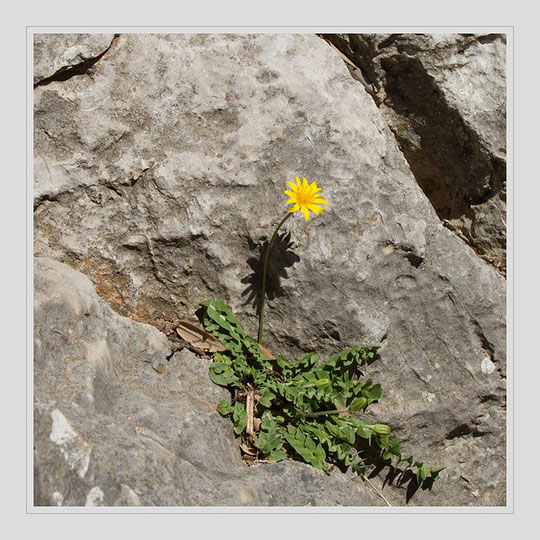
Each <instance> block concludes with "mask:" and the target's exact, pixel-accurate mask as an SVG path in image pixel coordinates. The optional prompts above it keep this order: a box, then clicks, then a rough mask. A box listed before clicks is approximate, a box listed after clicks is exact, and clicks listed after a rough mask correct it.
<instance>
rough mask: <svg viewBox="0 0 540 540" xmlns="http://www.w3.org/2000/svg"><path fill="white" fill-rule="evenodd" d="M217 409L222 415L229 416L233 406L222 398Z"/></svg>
mask: <svg viewBox="0 0 540 540" xmlns="http://www.w3.org/2000/svg"><path fill="white" fill-rule="evenodd" d="M217 410H218V412H219V414H221V415H222V416H227V415H228V414H231V413H232V412H233V407H232V405H231V404H230V403H229V402H228V401H227V400H226V399H222V400H221V401H220V402H219V404H218V409H217Z"/></svg>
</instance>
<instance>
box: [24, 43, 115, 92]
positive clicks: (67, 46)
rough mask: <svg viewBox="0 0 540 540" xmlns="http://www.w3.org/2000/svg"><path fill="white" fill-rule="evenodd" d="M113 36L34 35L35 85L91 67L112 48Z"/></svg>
mask: <svg viewBox="0 0 540 540" xmlns="http://www.w3.org/2000/svg"><path fill="white" fill-rule="evenodd" d="M113 38H114V36H113V34H34V84H39V83H43V81H45V80H46V79H48V78H49V77H53V76H54V75H57V76H58V75H60V74H62V73H63V74H66V73H69V70H73V69H74V68H76V67H80V66H81V65H84V64H87V63H91V62H92V61H93V60H94V59H96V58H98V57H100V56H101V55H103V54H104V53H105V52H106V51H107V50H108V48H109V47H110V46H111V43H112V41H113Z"/></svg>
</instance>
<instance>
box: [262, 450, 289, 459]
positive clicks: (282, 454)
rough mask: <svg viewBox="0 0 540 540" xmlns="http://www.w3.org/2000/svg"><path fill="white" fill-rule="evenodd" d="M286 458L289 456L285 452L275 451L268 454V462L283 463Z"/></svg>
mask: <svg viewBox="0 0 540 540" xmlns="http://www.w3.org/2000/svg"><path fill="white" fill-rule="evenodd" d="M286 457H287V454H286V453H285V452H284V451H283V450H274V451H273V452H270V453H269V454H268V456H267V458H266V459H268V461H281V460H282V459H285V458H286Z"/></svg>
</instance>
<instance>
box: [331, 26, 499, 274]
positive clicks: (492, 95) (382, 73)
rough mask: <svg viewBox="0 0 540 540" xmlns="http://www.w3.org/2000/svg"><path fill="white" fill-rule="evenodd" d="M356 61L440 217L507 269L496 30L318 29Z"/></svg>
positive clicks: (479, 251)
mask: <svg viewBox="0 0 540 540" xmlns="http://www.w3.org/2000/svg"><path fill="white" fill-rule="evenodd" d="M325 37H327V39H329V41H331V42H332V43H334V44H335V45H336V46H337V47H338V48H339V49H340V50H341V51H342V52H343V53H345V55H346V56H348V57H349V58H350V59H351V60H353V62H354V63H355V64H356V65H357V66H358V67H359V68H360V69H361V72H362V73H363V74H364V75H365V77H366V80H367V81H369V82H370V83H371V84H372V85H373V90H374V92H373V95H374V98H375V100H376V102H377V103H378V105H379V107H380V110H381V114H382V115H383V117H384V118H385V120H386V121H387V122H388V125H389V126H390V128H391V129H392V131H393V133H394V135H395V136H396V139H397V140H398V142H399V145H400V147H401V149H402V150H403V153H404V155H405V157H406V158H407V161H408V163H409V165H410V166H411V169H412V172H413V173H414V175H415V177H416V179H417V181H418V183H419V185H420V186H421V187H422V189H423V190H424V192H425V193H426V195H427V196H428V198H429V199H430V201H431V203H432V204H433V207H434V208H435V210H436V211H437V213H438V215H439V217H440V218H441V219H442V220H443V222H444V223H445V224H446V226H448V227H449V228H450V229H451V230H453V231H454V232H456V233H457V234H458V235H459V236H460V237H461V238H462V239H463V240H464V241H465V242H467V243H468V244H470V245H471V246H472V247H473V248H474V249H475V250H476V251H477V253H479V254H481V255H482V256H484V257H485V258H486V260H488V261H490V262H491V263H492V264H493V265H494V266H495V267H497V268H499V269H501V270H502V271H503V272H504V270H505V268H506V41H505V36H504V35H502V34H479V35H471V34H432V35H421V34H340V35H332V36H325Z"/></svg>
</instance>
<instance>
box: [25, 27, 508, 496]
mask: <svg viewBox="0 0 540 540" xmlns="http://www.w3.org/2000/svg"><path fill="white" fill-rule="evenodd" d="M42 39H43V40H46V39H50V40H54V38H53V37H49V38H47V37H46V36H45V37H43V38H42ZM88 39H91V38H90V37H88ZM92 39H96V40H97V39H102V38H98V37H97V36H93V38H92ZM106 41H107V40H103V50H102V52H105V51H106V54H105V55H104V56H102V57H101V59H100V60H99V61H97V62H96V63H95V64H94V65H93V66H92V67H91V68H90V70H89V71H88V72H87V73H86V74H74V75H73V76H71V77H70V78H68V79H66V80H64V78H62V80H58V81H55V80H53V79H54V77H53V79H51V80H49V81H48V84H46V85H45V84H44V85H39V86H38V87H37V88H36V90H35V160H34V170H35V186H34V196H35V240H36V243H35V244H36V255H37V256H45V257H48V258H50V259H55V260H58V261H61V262H64V263H66V264H68V265H69V266H71V267H73V268H76V269H78V270H80V271H81V272H83V273H84V274H85V275H86V276H88V277H89V278H90V279H91V280H92V282H93V284H94V286H95V288H96V290H97V292H98V293H99V294H100V295H101V297H102V298H103V299H104V300H106V301H107V303H108V304H109V305H110V306H111V307H112V308H113V309H114V310H115V311H116V312H117V313H119V314H120V315H124V316H127V317H130V318H132V319H135V320H137V321H140V322H144V323H150V324H152V325H154V326H155V327H157V328H159V329H161V330H165V331H166V330H167V329H169V328H171V327H174V324H175V322H176V321H178V319H185V318H192V317H193V313H194V312H195V310H196V309H197V307H198V303H199V302H200V301H202V300H205V299H209V298H216V299H221V300H223V301H225V302H226V303H228V304H229V306H230V307H231V308H232V309H233V311H234V312H235V313H236V314H237V316H238V317H239V319H240V321H241V322H242V324H243V325H244V327H245V328H246V330H247V331H249V332H250V333H251V334H252V335H255V334H256V325H257V318H256V313H255V306H256V303H257V292H258V290H259V284H260V268H261V261H260V254H261V246H262V245H263V244H264V242H265V241H266V240H267V239H268V237H269V235H270V234H271V233H272V230H273V227H275V225H276V224H277V223H278V221H279V220H280V219H281V217H282V216H283V215H284V214H285V212H286V205H285V201H286V196H285V195H284V194H283V190H284V189H285V188H286V186H285V183H284V182H285V181H286V180H291V179H293V178H294V177H295V176H305V177H306V178H308V179H309V180H317V181H318V184H319V185H320V186H321V187H322V188H323V193H324V194H325V195H326V197H327V199H328V200H329V202H330V207H329V210H328V211H327V212H326V213H325V214H322V215H320V216H317V217H314V218H312V219H311V220H310V221H309V222H305V220H304V218H303V217H302V216H301V215H300V214H298V215H295V216H293V218H292V219H290V220H289V221H288V222H287V225H286V229H287V234H285V235H282V237H281V238H280V239H279V241H278V243H277V245H276V246H275V247H274V253H273V268H272V275H271V278H270V290H269V297H270V301H269V302H267V308H266V311H265V335H264V336H265V337H264V343H265V345H266V346H267V347H268V348H269V349H270V350H272V351H273V352H274V353H278V352H279V353H282V354H285V355H289V357H290V358H293V359H295V358H298V357H299V355H300V354H302V352H303V351H311V350H316V351H318V352H320V353H321V354H322V355H327V354H331V353H335V352H337V351H339V350H341V349H343V348H344V347H346V346H350V345H353V344H355V343H358V344H360V345H375V344H380V345H381V349H380V351H379V352H380V358H379V359H378V361H376V362H374V363H373V364H371V365H370V366H369V367H368V368H366V372H367V373H366V374H367V375H368V376H370V377H371V378H373V379H374V380H376V381H378V382H381V384H382V387H383V398H382V399H381V401H380V403H379V404H378V405H376V406H375V407H373V413H372V414H373V416H374V418H375V419H376V420H380V421H381V422H384V423H388V424H390V425H391V426H392V427H393V428H394V430H395V431H396V434H397V435H398V437H400V439H401V440H402V441H404V442H403V444H402V447H403V449H404V452H405V453H407V452H410V453H412V454H413V455H414V456H415V457H416V458H417V459H420V460H424V461H425V462H426V463H429V464H433V465H439V466H446V467H447V468H446V470H445V471H443V473H442V474H441V480H440V482H438V483H437V484H435V487H434V488H433V490H432V491H419V492H417V493H416V494H415V496H414V497H413V498H412V499H411V502H410V504H422V505H504V504H505V490H506V487H505V475H506V471H505V466H506V465H505V444H506V443H505V377H506V375H505V373H506V367H505V349H506V344H505V281H504V277H503V276H502V275H501V273H500V272H499V271H497V270H496V269H495V268H494V266H493V265H491V264H489V263H488V262H486V261H485V260H483V259H482V258H481V257H479V256H478V254H477V253H476V252H475V251H473V249H471V247H469V246H468V245H466V244H465V243H464V242H463V241H462V240H461V239H460V238H458V237H457V236H456V234H454V233H453V232H451V231H450V230H449V229H448V228H447V227H445V226H443V224H442V223H441V220H440V218H439V216H438V215H437V213H436V212H435V211H434V209H433V206H432V204H431V203H430V201H429V199H428V198H427V197H426V195H425V193H424V192H423V191H422V189H420V187H419V185H418V183H417V181H416V179H415V177H414V176H413V174H412V173H411V170H410V168H409V165H408V163H407V161H406V160H405V158H404V156H403V154H402V153H401V151H400V149H399V147H398V144H397V142H396V139H395V137H394V135H393V133H392V131H391V130H390V129H389V128H388V126H387V123H386V121H385V118H384V116H383V115H382V114H381V110H380V109H379V108H378V107H377V105H376V104H375V102H374V101H373V98H372V96H371V95H370V94H368V93H367V92H366V91H365V89H364V87H363V86H362V85H360V84H358V83H357V82H356V81H355V80H354V79H353V78H352V77H351V76H350V74H349V72H348V70H347V68H346V67H345V64H344V63H343V62H342V60H341V59H340V57H339V56H338V54H337V53H336V52H335V51H334V50H333V49H332V48H331V47H329V46H328V44H327V43H325V42H324V41H323V40H322V39H320V38H317V37H316V36H310V35H285V34H280V35H270V34H265V35H121V36H119V37H118V38H116V39H115V40H114V42H113V44H112V46H109V45H110V42H109V44H106ZM493 43H494V42H493ZM44 51H45V52H44V54H45V53H46V52H47V51H56V52H55V53H54V54H55V55H58V56H59V57H60V56H61V43H56V44H52V43H51V46H50V47H48V48H45V49H44ZM51 62H53V60H50V61H49V63H51ZM53 63H54V62H53ZM488 135H489V134H488V133H486V134H485V137H488ZM486 144H487V143H486ZM406 155H407V154H406ZM439 167H441V168H444V166H443V165H441V164H440V163H439ZM441 189H442V188H441ZM79 279H82V278H79ZM36 326H37V328H39V326H38V325H36ZM141 328H145V329H147V330H148V327H146V326H145V327H141ZM85 331H89V330H88V329H86V330H85ZM83 333H84V332H83ZM98 333H99V332H98ZM96 335H97V334H96ZM153 335H154V334H153ZM155 335H156V336H157V335H158V334H157V333H155ZM96 339H97V338H96ZM156 339H157V338H156ZM119 343H120V341H119ZM160 343H161V344H162V345H159V350H160V351H164V347H165V343H166V341H164V338H162V341H161V342H160ZM66 346H67V343H66ZM156 347H158V346H157V345H156ZM44 354H45V353H44ZM160 354H165V355H166V354H167V353H165V352H160ZM124 356H126V357H129V355H124ZM184 360H185V357H184ZM185 361H186V362H187V360H185ZM140 364H141V365H146V368H147V372H148V373H150V374H153V373H154V372H153V371H152V370H151V368H150V366H149V364H148V365H147V364H144V363H143V362H140ZM141 369H142V368H141ZM79 384H80V385H83V384H85V382H84V380H82V379H81V380H80V381H79ZM137 384H138V383H137ZM50 391H51V392H52V389H51V390H50ZM169 391H170V389H169ZM185 391H186V393H187V394H188V395H190V396H191V397H192V398H193V399H195V398H196V397H197V393H198V390H197V389H192V390H187V389H186V390H185ZM113 393H115V394H117V393H116V392H113ZM44 394H45V395H46V394H47V391H44ZM51 399H53V398H51ZM55 399H56V398H55ZM66 399H67V401H69V399H71V398H69V397H68V398H66ZM186 399H187V398H186ZM47 407H48V408H46V409H44V410H45V412H44V413H43V414H44V416H43V418H44V420H43V422H44V423H45V424H46V422H51V421H53V420H54V419H53V418H51V409H50V407H49V406H48V405H47ZM73 407H75V406H73ZM58 410H59V411H61V413H62V414H63V415H64V416H65V417H66V418H67V419H68V422H69V424H70V425H74V424H73V422H75V420H74V419H73V418H74V417H71V416H66V415H67V414H68V413H67V412H66V411H67V409H60V408H59V409H58ZM149 414H150V416H152V415H153V413H149ZM208 414H210V412H209V413H208ZM197 415H198V413H196V412H193V416H194V417H197ZM85 417H87V414H86V413H85ZM132 417H133V416H132ZM45 419H46V420H45ZM175 419H176V417H175ZM180 420H181V419H180V418H178V421H180ZM197 421H199V420H197ZM216 421H217V420H216ZM96 422H97V420H96ZM115 422H117V421H115ZM173 423H174V422H173ZM115 425H116V424H115ZM170 425H172V423H171V422H169V426H170ZM49 427H50V426H47V427H46V428H44V430H45V431H44V433H45V432H46V433H49V431H50V430H49ZM73 429H74V430H75V431H77V433H79V431H78V430H79V429H81V428H80V427H79V426H76V427H74V428H73ZM115 429H117V428H113V429H111V430H110V431H111V432H115ZM152 429H154V428H152ZM156 429H157V428H156ZM223 429H225V425H224V426H223ZM47 430H49V431H47ZM202 431H203V430H198V433H200V435H201V436H204V435H203V434H202V433H201V432H202ZM156 433H158V434H159V437H161V439H158V440H159V441H161V440H162V439H164V438H165V436H166V434H165V429H163V430H161V431H158V432H156ZM218 433H224V432H223V431H219V432H218ZM83 435H84V434H81V433H79V436H80V437H81V440H85V441H86V439H85V438H84V436H83ZM47 436H48V435H47ZM111 436H114V437H115V439H114V440H115V441H116V442H117V443H118V445H121V444H122V443H121V441H122V436H123V435H120V434H118V433H116V434H114V433H113V434H112V435H111ZM197 436H198V435H197ZM212 436H214V435H212ZM100 437H102V438H103V437H105V435H104V434H103V433H101V434H100ZM167 437H169V439H170V440H171V441H173V439H171V437H173V435H171V434H168V435H167ZM194 437H195V435H194ZM220 437H223V441H224V442H223V444H226V443H225V441H226V440H227V439H226V435H225V434H224V435H220ZM183 440H184V439H183ZM54 444H56V443H54ZM87 444H89V443H87ZM110 444H112V445H113V446H114V444H113V443H112V442H111V443H110ZM149 444H150V443H149ZM171 444H174V445H176V446H174V448H176V450H174V449H172V450H171V449H170V448H169V449H168V450H169V451H170V452H171V453H170V454H168V455H169V458H167V460H166V463H168V465H167V466H166V467H164V468H163V469H162V470H160V472H159V474H160V475H164V476H161V477H160V478H163V479H165V478H167V479H168V480H171V479H172V478H174V475H173V473H172V472H171V471H174V470H176V468H177V467H181V465H179V464H177V463H176V461H175V460H174V459H173V456H180V457H181V456H182V452H191V450H185V449H184V450H183V449H182V448H183V443H182V444H181V443H179V441H178V439H177V438H174V442H171ZM194 444H197V443H194ZM227 444H229V443H227ZM231 444H232V443H231ZM57 446H58V445H57ZM165 446H166V447H167V446H168V445H167V444H165ZM51 448H53V449H55V450H57V448H55V446H54V445H52V446H51ZM49 451H50V450H47V451H45V450H44V452H45V454H46V453H47V452H49ZM198 452H199V450H197V449H195V450H193V452H192V454H190V457H189V459H188V461H190V460H191V459H195V457H193V456H198V457H199V459H200V457H201V456H200V455H199V454H198ZM38 453H39V451H38ZM201 454H204V452H203V451H202V450H201ZM109 459H110V456H109V457H104V458H103V460H102V466H103V467H111V468H112V469H114V468H115V467H114V463H109V462H108V460H109ZM240 465H242V464H240ZM283 466H284V465H279V467H283ZM285 466H287V467H288V466H289V465H285ZM295 466H296V465H295ZM153 467H154V469H156V470H157V469H158V465H157V464H155V465H153ZM279 467H278V466H275V468H277V470H281V469H279ZM48 470H49V471H50V474H53V472H52V471H53V470H54V466H51V468H50V469H48ZM259 470H262V468H259ZM264 470H265V471H266V468H265V469H264ZM295 470H296V469H295ZM298 470H300V469H298ZM302 470H305V469H302ZM153 474H154V473H153ZM155 474H158V473H157V472H156V473H155ZM182 474H183V473H180V476H182ZM246 474H247V473H246ZM259 474H266V473H259ZM309 474H311V473H309ZM167 475H171V476H167ZM85 478H86V477H85ZM382 480H384V478H381V479H380V480H378V479H374V482H382ZM145 481H146V482H150V479H149V478H148V477H146V480H145ZM156 482H157V481H156ZM276 482H277V481H276ZM123 483H124V484H125V485H126V486H131V487H130V489H134V488H133V487H132V485H131V484H129V483H126V482H123ZM163 484H164V485H165V484H166V485H168V486H171V485H172V484H171V482H170V481H169V482H163ZM320 485H321V486H322V485H323V484H320ZM350 485H351V486H352V485H355V484H350ZM89 486H90V484H88V485H86V486H85V489H86V488H88V487H89ZM99 488H100V490H101V491H103V486H101V485H99ZM51 489H52V488H51ZM178 489H180V488H178ZM223 489H224V490H225V491H224V493H229V492H228V491H227V489H228V488H226V487H223ZM351 489H352V488H351ZM212 490H214V491H215V489H214V488H212ZM387 492H388V494H387ZM59 493H62V492H61V491H59ZM163 493H165V492H163ZM62 496H63V497H65V495H64V494H62ZM85 496H86V495H85ZM167 496H168V495H161V496H160V497H157V496H156V497H155V498H153V499H152V498H150V499H146V500H145V501H143V502H141V504H224V503H223V502H217V498H215V499H211V498H208V499H204V497H202V496H199V497H200V500H199V501H198V502H197V500H195V499H191V502H189V503H181V502H178V501H182V500H183V501H185V500H186V499H185V498H184V499H183V498H182V497H183V496H182V495H177V494H175V495H174V496H173V495H172V492H171V495H170V497H171V498H170V500H169V501H168V502H165V500H166V499H167ZM213 496H215V497H218V495H215V494H214V495H213ZM385 496H386V497H387V498H388V499H389V500H391V502H392V504H404V502H405V501H404V499H405V497H404V493H403V490H399V489H394V488H391V487H389V488H387V489H386V490H385ZM81 497H82V495H81ZM208 497H210V495H208ZM293 498H294V497H293ZM103 500H105V499H103ZM106 500H107V501H109V502H108V504H112V503H113V502H114V500H115V499H112V498H108V499H106ZM220 500H221V501H223V499H220ZM235 500H237V499H235ZM256 500H257V504H270V503H269V502H268V499H265V501H266V502H261V501H262V499H256ZM289 500H292V498H291V499H289ZM296 500H297V501H298V499H296ZM302 500H304V501H305V500H307V499H302ZM205 501H206V502H205ZM379 503H380V499H379V500H377V501H376V502H374V503H370V502H366V503H365V504H379ZM70 504H71V503H70ZM118 504H123V503H118ZM242 504H250V503H249V501H248V502H245V503H242ZM284 504H308V503H305V502H288V503H284ZM315 504H325V503H323V502H317V503H315ZM330 504H346V503H343V502H336V503H330ZM351 504H354V503H351Z"/></svg>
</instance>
